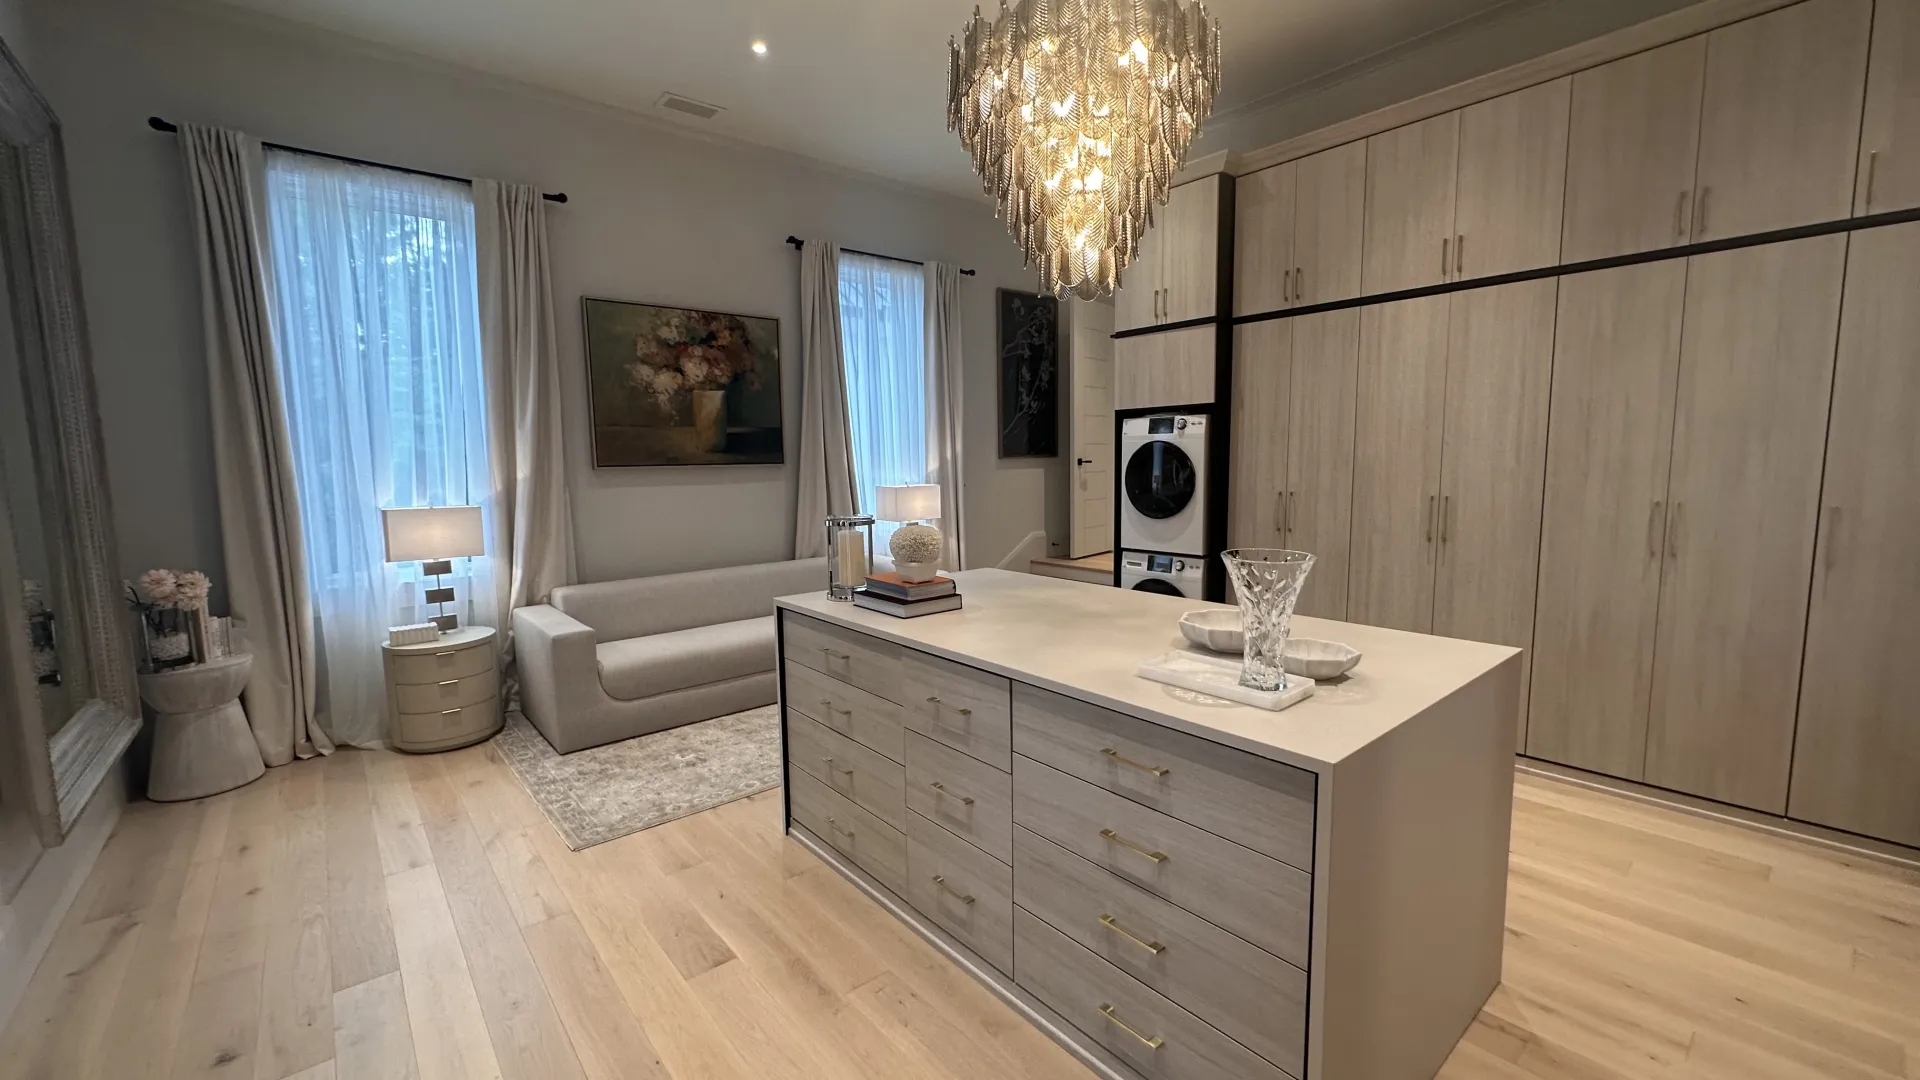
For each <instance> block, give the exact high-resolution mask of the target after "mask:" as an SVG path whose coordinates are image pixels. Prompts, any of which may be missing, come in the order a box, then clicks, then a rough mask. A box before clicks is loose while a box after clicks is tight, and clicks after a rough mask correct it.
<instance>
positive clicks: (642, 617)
mask: <svg viewBox="0 0 1920 1080" xmlns="http://www.w3.org/2000/svg"><path fill="white" fill-rule="evenodd" d="M826 587H827V560H825V559H799V560H795V561H792V562H777V563H759V564H757V565H754V566H729V567H725V568H723V569H719V570H695V571H693V572H691V573H686V574H662V575H659V576H657V577H644V578H628V579H626V580H624V581H604V582H599V583H597V584H592V585H564V586H561V587H560V588H558V589H555V590H553V598H552V600H551V601H550V602H551V603H552V604H553V606H554V607H556V608H559V609H560V610H561V611H564V612H566V613H567V614H568V615H571V616H572V617H574V618H575V619H578V620H580V621H581V622H583V623H586V624H587V625H588V626H591V627H593V629H594V633H596V634H597V635H599V639H600V640H601V641H602V642H610V641H617V640H619V639H621V638H637V637H644V636H646V635H648V634H664V633H668V632H670V631H674V630H686V629H688V628H690V627H695V626H708V625H711V624H714V623H724V622H734V621H736V620H740V619H752V618H757V617H759V616H771V615H772V614H773V601H774V598H775V597H780V596H791V595H793V594H795V593H806V592H819V591H821V590H822V589H825V588H826ZM608 692H609V693H611V692H612V691H611V690H609V691H608Z"/></svg>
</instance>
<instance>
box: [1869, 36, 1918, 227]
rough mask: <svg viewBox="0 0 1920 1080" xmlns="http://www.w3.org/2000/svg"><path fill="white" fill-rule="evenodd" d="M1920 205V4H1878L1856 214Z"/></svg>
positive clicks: (1870, 57)
mask: <svg viewBox="0 0 1920 1080" xmlns="http://www.w3.org/2000/svg"><path fill="white" fill-rule="evenodd" d="M1915 206H1920V0H1877V2H1876V3H1875V4H1874V7H1873V46H1872V51H1871V53H1870V54H1869V56H1868V59H1867V103H1866V114H1865V115H1864V116H1863V117H1862V118H1861V121H1860V164H1859V168H1858V170H1857V177H1856V179H1855V181H1854V197H1853V212H1854V213H1855V214H1861V215H1864V214H1881V213H1885V212H1887V211H1889V210H1905V209H1909V208H1911V207H1915Z"/></svg>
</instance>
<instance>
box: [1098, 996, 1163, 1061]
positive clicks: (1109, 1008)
mask: <svg viewBox="0 0 1920 1080" xmlns="http://www.w3.org/2000/svg"><path fill="white" fill-rule="evenodd" d="M1100 1015H1101V1016H1104V1017H1106V1018H1107V1022H1108V1023H1110V1024H1112V1025H1113V1026H1114V1027H1117V1028H1119V1029H1120V1030H1121V1031H1124V1032H1126V1033H1127V1034H1129V1035H1131V1036H1133V1037H1134V1038H1136V1039H1139V1040H1140V1045H1141V1046H1144V1047H1146V1048H1147V1049H1149V1050H1158V1049H1160V1048H1161V1047H1163V1046H1165V1045H1167V1040H1165V1039H1163V1038H1161V1037H1160V1036H1158V1035H1155V1036H1154V1037H1153V1038H1151V1039H1149V1038H1147V1037H1146V1036H1145V1035H1142V1034H1140V1033H1139V1032H1137V1031H1135V1030H1133V1026H1132V1025H1130V1024H1128V1023H1127V1022H1126V1021H1125V1020H1122V1019H1120V1018H1119V1017H1118V1016H1115V1015H1114V1013H1113V1005H1112V1004H1111V1003H1108V1002H1101V1004H1100Z"/></svg>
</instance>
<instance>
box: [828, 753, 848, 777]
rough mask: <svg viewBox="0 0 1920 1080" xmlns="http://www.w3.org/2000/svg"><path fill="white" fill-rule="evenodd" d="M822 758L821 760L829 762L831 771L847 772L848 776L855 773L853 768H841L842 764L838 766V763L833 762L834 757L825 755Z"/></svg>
mask: <svg viewBox="0 0 1920 1080" xmlns="http://www.w3.org/2000/svg"><path fill="white" fill-rule="evenodd" d="M820 760H821V761H824V762H826V763H827V769H828V771H829V772H837V773H846V774H847V775H848V776H852V775H853V770H852V769H843V768H841V767H840V766H838V765H835V764H834V763H833V759H832V758H830V757H823V758H821V759H820Z"/></svg>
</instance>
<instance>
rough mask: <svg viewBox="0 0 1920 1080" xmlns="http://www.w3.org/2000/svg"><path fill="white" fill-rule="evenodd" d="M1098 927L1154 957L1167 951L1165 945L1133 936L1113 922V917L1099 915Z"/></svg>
mask: <svg viewBox="0 0 1920 1080" xmlns="http://www.w3.org/2000/svg"><path fill="white" fill-rule="evenodd" d="M1100 925H1101V926H1104V927H1106V928H1107V929H1109V930H1111V931H1113V932H1114V933H1116V934H1119V935H1120V936H1121V937H1123V938H1126V939H1127V940H1128V941H1131V942H1133V943H1134V944H1135V945H1138V946H1140V947H1141V948H1143V949H1145V950H1147V951H1148V952H1150V953H1152V954H1153V955H1155V956H1159V955H1160V954H1161V953H1163V952H1166V951H1167V947H1166V946H1165V945H1162V944H1160V943H1159V942H1157V941H1148V940H1147V939H1145V938H1143V937H1140V936H1138V935H1136V934H1134V933H1133V932H1132V931H1130V930H1128V929H1127V928H1126V927H1124V926H1121V925H1120V924H1119V923H1117V922H1115V921H1114V918H1113V916H1111V915H1105V914H1103V915H1101V916H1100Z"/></svg>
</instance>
